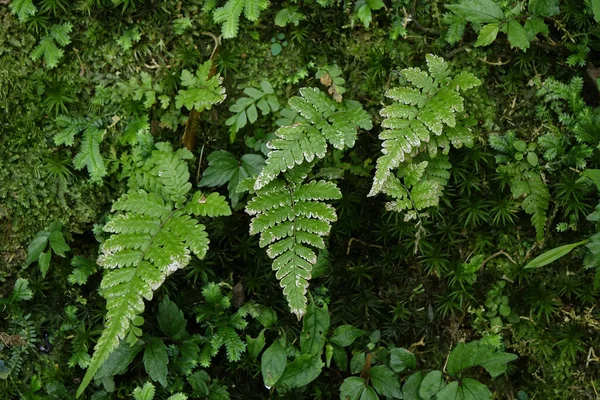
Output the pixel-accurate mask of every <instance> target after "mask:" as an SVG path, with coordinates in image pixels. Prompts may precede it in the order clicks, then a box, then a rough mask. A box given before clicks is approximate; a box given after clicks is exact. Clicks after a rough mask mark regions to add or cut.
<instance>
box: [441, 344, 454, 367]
mask: <svg viewBox="0 0 600 400" xmlns="http://www.w3.org/2000/svg"><path fill="white" fill-rule="evenodd" d="M453 345H454V341H451V342H450V347H449V348H448V354H447V355H446V361H444V368H442V371H444V372H446V366H447V365H448V359H449V358H450V352H451V350H452V346H453Z"/></svg>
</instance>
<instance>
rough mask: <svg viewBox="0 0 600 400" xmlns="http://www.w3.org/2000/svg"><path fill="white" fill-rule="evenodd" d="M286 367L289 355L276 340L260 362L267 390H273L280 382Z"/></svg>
mask: <svg viewBox="0 0 600 400" xmlns="http://www.w3.org/2000/svg"><path fill="white" fill-rule="evenodd" d="M286 365H287V354H286V352H285V349H284V348H283V346H282V345H281V344H280V343H279V340H276V341H275V342H273V344H272V345H271V346H269V348H268V349H266V350H265V352H264V353H263V355H262V357H261V360H260V368H261V372H262V377H263V382H264V384H265V386H266V388H267V389H271V388H272V387H273V386H275V384H276V383H277V382H278V381H279V379H280V378H281V375H283V372H284V371H285V367H286Z"/></svg>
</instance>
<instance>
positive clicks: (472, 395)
mask: <svg viewBox="0 0 600 400" xmlns="http://www.w3.org/2000/svg"><path fill="white" fill-rule="evenodd" d="M436 400H492V393H491V392H490V391H489V389H488V388H487V387H486V386H485V385H484V384H483V383H481V382H479V381H476V380H475V379H471V378H465V379H463V380H462V381H461V382H460V383H458V382H451V383H450V384H448V385H447V386H446V387H444V388H443V389H442V390H441V391H440V392H439V393H438V394H437V396H436Z"/></svg>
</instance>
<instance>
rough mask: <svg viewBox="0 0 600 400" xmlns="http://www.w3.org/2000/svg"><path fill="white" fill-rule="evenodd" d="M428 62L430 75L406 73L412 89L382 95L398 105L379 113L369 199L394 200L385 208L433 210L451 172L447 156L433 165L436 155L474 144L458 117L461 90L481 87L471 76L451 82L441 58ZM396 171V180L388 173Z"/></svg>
mask: <svg viewBox="0 0 600 400" xmlns="http://www.w3.org/2000/svg"><path fill="white" fill-rule="evenodd" d="M426 59H427V67H428V72H426V71H423V70H421V69H419V68H407V69H404V70H403V71H402V76H403V77H404V79H406V81H407V82H408V83H410V85H406V86H404V87H397V88H394V89H390V90H388V91H387V93H386V96H387V97H389V98H391V99H393V100H395V101H396V102H395V103H394V104H392V105H390V106H387V107H385V108H384V109H383V110H381V115H382V116H383V117H384V121H383V122H382V126H383V127H384V128H385V129H384V130H383V132H381V134H380V135H379V138H380V139H382V140H383V144H382V150H381V151H382V153H383V155H382V156H381V157H379V159H378V160H377V167H376V172H375V178H374V180H373V186H372V188H371V191H370V193H369V196H375V195H377V194H378V193H380V192H383V193H385V194H387V195H389V196H391V197H392V198H394V199H395V201H393V202H390V203H388V204H387V205H386V208H387V209H388V210H396V211H403V210H414V211H412V212H413V213H414V212H416V211H419V210H421V209H423V208H426V207H430V206H434V205H437V204H438V202H439V198H440V196H441V193H442V189H443V186H444V185H445V184H446V183H447V179H448V174H447V171H448V170H449V169H450V167H451V165H450V163H449V162H448V159H447V157H446V158H444V159H443V160H436V157H439V155H438V153H439V150H440V149H441V152H442V153H443V154H444V155H445V154H447V153H448V151H449V150H450V144H452V145H453V146H454V147H457V148H458V147H462V146H463V145H465V146H467V147H471V146H472V145H473V138H472V135H471V133H470V131H469V129H468V128H467V127H466V126H465V124H464V122H463V121H461V118H460V115H458V116H457V112H462V111H464V101H463V97H462V96H461V94H460V91H463V90H467V89H471V88H473V87H475V86H478V85H479V84H480V83H481V82H480V81H479V79H477V78H476V77H475V76H474V75H473V74H471V73H470V72H461V73H459V74H458V75H456V76H454V77H452V76H451V75H452V74H451V72H450V70H449V68H448V63H446V61H444V60H443V59H442V58H440V57H436V56H433V55H430V54H429V55H427V56H426ZM457 117H458V121H457ZM395 169H398V174H397V175H395V174H393V173H392V171H393V170H395ZM432 177H433V178H434V179H432ZM400 179H403V181H401V180H400Z"/></svg>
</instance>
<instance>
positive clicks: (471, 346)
mask: <svg viewBox="0 0 600 400" xmlns="http://www.w3.org/2000/svg"><path fill="white" fill-rule="evenodd" d="M516 359H517V355H516V354H512V353H505V352H503V351H496V349H495V348H494V347H492V346H489V345H486V344H483V343H481V342H479V341H474V342H470V343H466V344H465V343H459V344H458V345H457V346H456V347H455V348H454V349H453V350H452V352H451V353H450V356H449V357H448V364H447V366H446V367H447V370H448V373H449V374H450V375H453V376H458V375H459V374H460V373H461V372H462V371H464V370H465V369H467V368H471V367H474V366H481V367H483V368H485V370H486V371H487V372H488V373H489V374H490V375H491V376H492V377H493V378H495V377H497V376H498V375H500V374H503V373H504V372H505V371H506V364H508V363H509V362H511V361H514V360H516Z"/></svg>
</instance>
